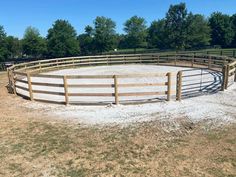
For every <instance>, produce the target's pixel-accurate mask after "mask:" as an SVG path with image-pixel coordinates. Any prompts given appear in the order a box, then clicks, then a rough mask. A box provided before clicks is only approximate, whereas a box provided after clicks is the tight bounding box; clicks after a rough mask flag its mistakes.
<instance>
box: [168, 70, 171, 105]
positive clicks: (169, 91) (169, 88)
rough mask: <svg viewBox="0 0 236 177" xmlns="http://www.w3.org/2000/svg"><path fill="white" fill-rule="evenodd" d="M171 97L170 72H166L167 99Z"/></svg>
mask: <svg viewBox="0 0 236 177" xmlns="http://www.w3.org/2000/svg"><path fill="white" fill-rule="evenodd" d="M170 97H171V73H170V72H169V73H167V101H170Z"/></svg>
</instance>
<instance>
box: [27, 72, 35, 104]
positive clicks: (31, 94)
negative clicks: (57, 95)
mask: <svg viewBox="0 0 236 177" xmlns="http://www.w3.org/2000/svg"><path fill="white" fill-rule="evenodd" d="M27 81H28V89H29V97H30V100H31V101H33V100H34V97H33V89H32V84H31V77H30V73H29V72H27Z"/></svg>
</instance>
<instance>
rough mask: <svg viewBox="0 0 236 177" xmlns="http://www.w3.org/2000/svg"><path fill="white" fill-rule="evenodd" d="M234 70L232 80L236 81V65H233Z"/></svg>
mask: <svg viewBox="0 0 236 177" xmlns="http://www.w3.org/2000/svg"><path fill="white" fill-rule="evenodd" d="M234 69H235V71H234V82H236V66H235V67H234Z"/></svg>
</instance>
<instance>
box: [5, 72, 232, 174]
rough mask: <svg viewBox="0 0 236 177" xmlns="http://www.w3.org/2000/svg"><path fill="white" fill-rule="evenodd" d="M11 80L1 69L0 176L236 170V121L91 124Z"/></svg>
mask: <svg viewBox="0 0 236 177" xmlns="http://www.w3.org/2000/svg"><path fill="white" fill-rule="evenodd" d="M6 84H7V77H6V73H1V74H0V100H1V102H0V121H1V122H0V176H4V177H8V176H22V177H31V176H72V177H76V176H206V177H215V176H219V177H221V176H228V177H230V176H231V177H233V176H236V170H235V169H236V125H235V124H232V125H227V126H226V125H225V126H221V127H212V124H211V122H201V123H199V124H192V123H190V122H188V120H186V119H184V118H180V119H179V122H180V125H181V126H180V127H179V129H178V130H173V131H166V130H165V128H163V127H165V126H168V125H167V124H168V123H167V122H166V123H165V122H157V121H154V122H148V123H140V124H135V125H133V126H129V127H119V126H113V127H110V126H107V127H95V126H94V127H86V126H82V125H79V124H77V123H75V122H70V121H67V122H66V121H63V120H58V119H56V118H55V117H50V116H46V114H44V111H43V110H39V109H37V110H34V109H31V108H27V107H25V106H22V103H24V102H27V101H28V100H24V99H22V98H20V97H16V96H14V95H11V94H8V92H7V89H6V88H5V86H6ZM170 126H171V125H170Z"/></svg>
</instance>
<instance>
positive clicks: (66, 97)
mask: <svg viewBox="0 0 236 177" xmlns="http://www.w3.org/2000/svg"><path fill="white" fill-rule="evenodd" d="M63 83H64V92H65V104H66V105H68V104H69V97H68V86H67V77H66V76H63Z"/></svg>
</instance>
